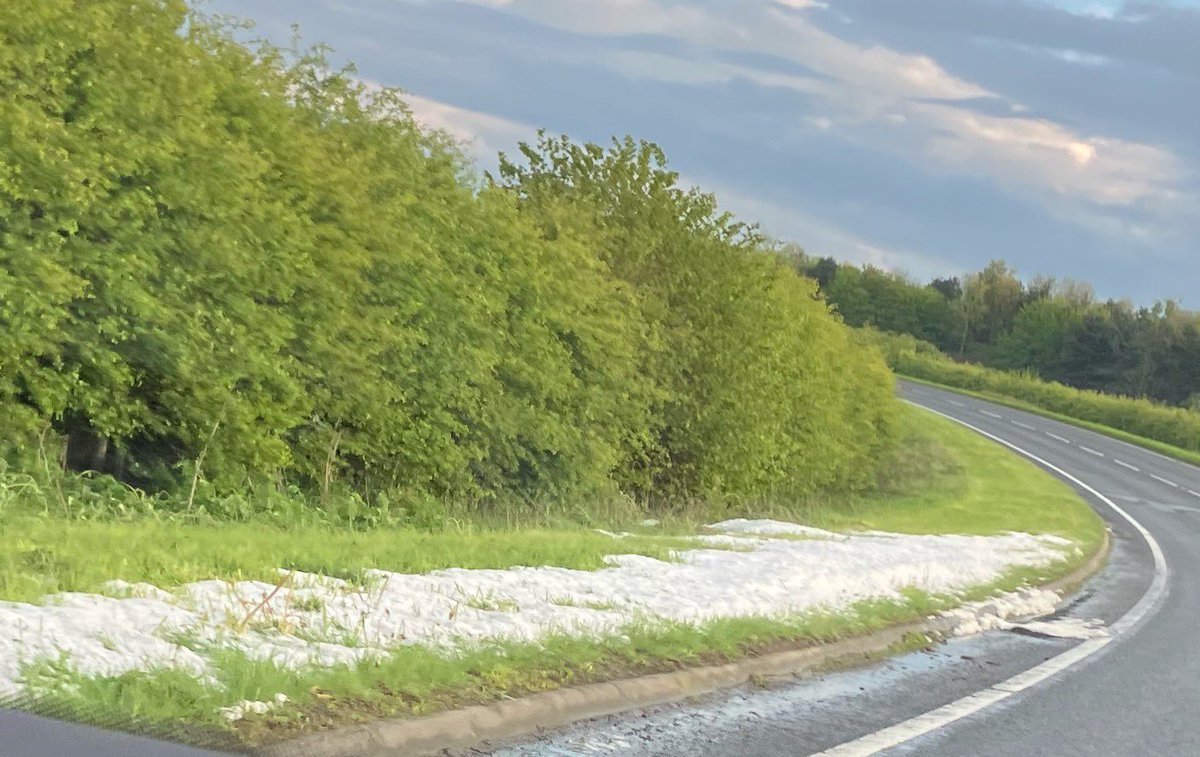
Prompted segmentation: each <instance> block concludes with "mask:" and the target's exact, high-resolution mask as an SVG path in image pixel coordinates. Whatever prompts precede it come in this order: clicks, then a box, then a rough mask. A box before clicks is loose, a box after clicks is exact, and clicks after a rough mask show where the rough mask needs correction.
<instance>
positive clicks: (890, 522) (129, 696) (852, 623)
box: [0, 408, 1104, 746]
mask: <svg viewBox="0 0 1200 757" xmlns="http://www.w3.org/2000/svg"><path fill="white" fill-rule="evenodd" d="M904 423H905V428H906V443H905V444H904V445H902V447H901V448H900V450H899V451H898V452H897V453H896V456H895V459H894V460H893V461H892V462H891V464H890V465H889V466H888V468H887V471H888V472H887V474H886V475H885V476H884V477H883V478H882V479H881V480H880V482H879V485H878V487H877V489H876V490H875V491H873V492H871V493H867V494H856V495H841V496H834V495H829V496H826V497H816V498H811V499H809V500H806V501H804V502H788V503H783V502H775V503H770V502H764V503H744V504H743V505H741V506H739V507H738V508H735V509H734V510H733V511H727V512H724V513H722V515H725V516H728V515H745V516H752V517H778V518H782V519H788V520H794V521H798V522H803V523H806V524H810V525H815V526H819V527H823V528H828V529H832V530H858V529H878V530H888V531H896V532H904V533H969V534H995V533H1003V532H1007V531H1026V532H1031V533H1047V534H1056V535H1059V536H1063V537H1065V538H1068V539H1070V540H1071V541H1072V542H1073V543H1074V544H1075V546H1076V547H1077V548H1078V549H1076V550H1074V551H1071V552H1070V553H1069V554H1065V555H1064V559H1063V560H1062V561H1061V562H1060V563H1058V564H1056V565H1054V566H1051V567H1049V568H1046V569H1040V570H1034V569H1020V570H1014V571H1010V572H1009V574H1007V575H1004V576H1001V577H999V578H998V579H997V580H996V581H994V582H992V583H990V584H988V585H986V586H977V587H972V588H971V589H969V590H967V591H965V592H960V593H958V594H957V595H955V596H931V595H928V594H926V593H923V592H920V591H909V592H906V593H904V595H903V597H902V598H901V599H898V600H887V601H882V600H881V601H872V602H864V603H859V604H857V605H855V606H853V607H850V608H848V609H844V610H842V611H840V612H837V613H831V612H824V611H821V612H811V613H806V614H803V615H799V616H794V617H783V618H781V617H772V618H764V617H741V618H723V619H717V620H712V621H708V622H704V623H698V624H687V623H664V622H661V621H654V620H642V621H637V622H634V623H632V624H630V625H629V626H627V627H625V628H622V629H621V630H620V631H619V632H617V633H614V634H610V635H608V636H605V637H603V638H587V637H576V636H552V637H547V638H543V639H541V640H539V641H538V642H536V643H528V642H520V643H518V642H503V643H488V644H478V643H476V644H466V645H463V646H460V647H458V648H456V649H453V650H448V649H442V650H437V649H432V648H427V647H423V646H413V645H409V646H400V647H397V648H395V649H392V650H390V651H389V653H388V654H387V655H386V656H383V657H381V658H379V659H374V660H371V661H369V662H363V663H360V664H356V665H349V666H340V667H333V668H320V669H304V670H293V669H288V668H284V667H280V666H278V665H275V664H273V663H270V662H264V661H259V660H253V659H251V658H249V657H247V656H246V655H245V654H243V653H239V652H237V651H233V650H229V649H221V650H215V649H214V650H210V651H208V659H209V660H210V667H211V674H212V680H209V681H207V682H206V681H201V680H197V679H195V678H194V677H192V676H189V675H187V674H186V673H181V672H179V671H174V670H156V671H147V672H138V673H129V674H125V675H121V676H114V677H92V678H86V677H82V676H80V675H79V674H78V673H76V672H75V671H73V670H72V669H71V667H70V666H69V664H67V663H66V662H65V661H63V660H43V661H38V662H37V663H36V664H33V665H30V666H28V667H27V668H26V670H25V671H24V676H25V681H26V685H27V691H28V694H29V698H28V700H27V701H25V702H24V703H23V704H24V706H27V707H29V708H31V709H35V710H40V711H44V712H52V713H54V714H56V715H58V716H67V717H72V718H74V719H80V720H88V721H92V722H99V723H103V724H106V725H112V724H114V723H121V724H123V725H125V726H126V727H130V724H133V726H132V727H135V728H137V729H139V730H149V731H152V732H159V733H168V734H170V735H172V736H174V737H176V738H183V739H186V740H189V741H194V742H198V743H204V744H208V745H213V746H238V745H240V746H245V745H253V744H262V743H267V742H271V741H276V740H279V739H283V738H287V737H291V736H295V735H299V734H300V733H303V732H308V731H312V730H314V729H325V728H332V727H336V726H339V725H344V724H350V723H355V722H362V721H366V720H372V719H377V718H381V717H393V716H403V715H417V714H424V713H429V712H433V711H437V710H442V709H445V708H451V707H459V706H464V705H467V704H472V703H480V702H491V701H495V700H497V699H500V698H503V697H512V696H519V695H521V694H528V693H532V692H537V691H544V690H548V689H552V688H558V687H562V686H570V685H575V684H581V683H587V682H594V681H600V680H611V679H614V678H620V677H625V676H628V675H633V674H642V673H651V672H662V671H666V670H672V669H677V668H680V667H685V666H695V665H703V664H714V663H720V662H725V661H729V660H734V659H737V658H739V657H744V656H746V655H754V654H761V653H764V652H769V651H774V650H777V649H780V648H783V647H797V646H804V645H811V644H819V643H824V642H829V641H834V640H838V639H843V638H847V637H850V636H854V635H860V634H865V633H869V632H871V631H874V630H878V629H880V628H884V627H886V626H889V625H893V624H896V623H901V622H905V621H910V620H915V619H917V618H920V617H924V616H927V615H929V614H931V613H934V612H937V611H939V610H944V609H947V608H949V607H950V606H953V605H955V604H958V603H961V602H963V601H969V600H972V599H978V598H983V597H985V596H988V595H990V594H992V593H994V592H996V591H1002V590H1011V589H1013V588H1016V587H1018V586H1020V585H1024V584H1031V583H1040V582H1044V581H1046V580H1050V579H1052V578H1055V577H1057V576H1059V575H1063V574H1065V573H1067V572H1069V571H1071V570H1073V569H1074V568H1075V567H1077V566H1078V565H1079V564H1081V563H1082V562H1083V561H1084V560H1085V559H1086V558H1087V557H1088V556H1090V555H1091V554H1092V553H1093V552H1094V551H1095V550H1096V549H1098V548H1099V546H1100V544H1101V543H1102V540H1103V533H1104V529H1103V523H1102V522H1101V521H1100V519H1099V517H1098V516H1097V515H1096V514H1095V513H1094V512H1093V511H1092V510H1091V509H1090V508H1089V507H1088V506H1087V504H1086V503H1085V502H1083V501H1082V500H1081V499H1079V498H1078V497H1077V496H1076V495H1075V494H1074V492H1072V490H1071V489H1070V488H1069V487H1067V486H1066V485H1065V484H1063V483H1061V482H1059V481H1058V480H1056V479H1055V478H1053V477H1052V476H1050V475H1049V474H1046V473H1045V472H1043V471H1041V470H1040V469H1038V468H1037V467H1036V466H1034V465H1032V464H1031V463H1029V462H1027V461H1025V460H1023V459H1022V458H1020V457H1018V456H1016V455H1014V454H1012V453H1009V452H1007V451H1004V450H1000V449H999V448H997V447H996V446H995V445H994V444H993V443H990V442H988V441H987V440H985V439H983V438H982V437H979V436H977V435H975V434H973V433H972V432H970V431H969V430H967V429H963V428H961V427H959V426H957V425H956V424H953V423H950V422H948V421H945V420H944V419H941V418H938V417H936V416H934V415H933V414H931V413H926V412H923V411H921V410H918V409H916V408H906V409H905V411H904ZM9 514H10V515H14V514H15V517H9V518H5V520H4V522H3V524H2V525H0V590H3V591H4V592H5V593H6V596H8V597H9V598H21V597H32V596H33V595H35V594H37V593H38V592H39V591H40V590H41V589H42V588H43V587H51V588H48V589H47V590H61V589H67V588H71V589H84V590H86V589H89V588H95V587H96V586H98V585H99V584H100V583H102V582H103V581H105V580H108V579H111V578H122V579H125V580H128V581H138V580H149V581H151V582H153V583H155V584H157V585H160V586H170V585H172V584H175V583H179V582H183V581H188V580H196V579H200V578H245V577H265V576H268V575H269V576H272V577H273V576H275V571H276V569H277V568H279V567H281V566H282V567H297V568H302V569H304V570H309V571H313V572H320V573H326V574H334V575H343V576H353V575H356V574H358V575H361V572H362V571H364V570H365V569H368V568H385V569H391V570H399V571H405V572H421V571H424V570H430V569H434V568H439V567H448V566H452V565H454V566H460V567H506V566H509V565H537V564H549V565H562V566H565V567H575V568H582V569H589V568H595V567H599V566H600V565H602V564H603V558H604V555H606V554H611V553H614V552H621V553H630V552H636V553H640V554H645V555H648V556H651V557H669V556H670V553H671V551H672V550H674V549H678V548H683V547H686V546H690V545H691V544H693V542H691V541H689V540H688V539H687V538H686V537H685V536H683V534H685V533H686V532H687V531H688V530H689V529H695V528H696V525H697V518H698V517H699V516H700V514H701V513H699V512H697V511H691V512H687V511H685V512H682V513H681V512H667V513H660V514H659V520H660V523H659V524H658V525H656V526H639V525H637V524H636V523H634V524H630V523H627V522H617V523H612V524H609V526H610V528H623V527H628V528H631V529H634V530H639V531H640V532H641V533H639V534H637V535H634V536H631V537H625V538H615V537H613V536H610V535H605V534H601V533H597V532H595V531H592V530H590V529H589V527H588V526H587V525H583V524H579V523H576V524H574V525H572V524H566V523H557V524H554V523H551V522H550V521H547V522H546V523H544V524H543V525H542V526H541V527H539V528H534V529H514V528H509V527H494V526H491V525H488V524H486V523H479V524H470V523H458V524H457V525H454V526H452V527H444V528H443V529H442V530H438V531H428V530H420V529H412V528H409V529H390V528H381V529H367V530H362V531H350V530H346V529H336V528H332V527H327V526H296V527H291V528H289V527H284V526H280V525H264V524H254V523H211V522H192V521H180V520H175V519H170V518H159V517H145V516H141V517H134V518H130V519H126V520H107V521H96V522H93V521H80V520H78V519H70V518H65V517H62V516H56V515H53V514H51V513H50V512H49V511H43V512H42V513H41V514H35V513H31V512H25V511H22V510H20V509H17V510H15V511H13V510H10V511H9ZM589 525H592V524H589ZM692 533H695V531H694V530H692ZM280 693H282V694H285V695H286V696H287V698H288V701H287V703H286V704H284V705H282V706H280V707H278V708H277V709H274V710H272V711H270V712H267V713H265V714H259V715H253V716H251V717H247V718H245V719H242V720H240V721H238V722H236V723H234V724H230V723H227V722H225V720H224V718H223V717H222V716H221V714H220V708H221V707H227V706H229V705H231V704H233V703H234V702H237V701H239V700H250V701H269V700H272V699H273V698H274V697H275V695H276V694H280Z"/></svg>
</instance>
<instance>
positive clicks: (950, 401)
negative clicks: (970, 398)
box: [946, 400, 966, 407]
mask: <svg viewBox="0 0 1200 757" xmlns="http://www.w3.org/2000/svg"><path fill="white" fill-rule="evenodd" d="M946 401H947V402H949V403H950V404H951V405H954V406H955V407H966V405H965V404H963V403H962V402H959V401H958V400H946Z"/></svg>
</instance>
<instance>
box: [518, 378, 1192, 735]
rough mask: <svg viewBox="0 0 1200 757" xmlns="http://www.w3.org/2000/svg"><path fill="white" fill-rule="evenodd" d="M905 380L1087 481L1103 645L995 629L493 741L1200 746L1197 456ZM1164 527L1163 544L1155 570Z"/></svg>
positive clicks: (1076, 613)
mask: <svg viewBox="0 0 1200 757" xmlns="http://www.w3.org/2000/svg"><path fill="white" fill-rule="evenodd" d="M901 392H902V394H903V396H905V397H906V398H907V399H909V400H910V401H912V402H914V403H916V404H919V405H922V406H924V407H927V408H930V409H933V410H936V411H938V412H941V413H943V414H945V415H948V416H951V417H953V418H956V419H959V420H961V421H963V422H966V423H968V424H970V425H971V426H974V427H975V428H977V429H978V430H981V431H983V432H986V433H988V434H991V435H993V436H995V437H997V438H999V439H1002V440H1005V441H1007V442H1009V443H1011V444H1013V445H1016V446H1018V447H1020V448H1021V449H1023V450H1025V451H1027V452H1028V453H1030V454H1032V455H1034V456H1036V457H1038V458H1040V459H1041V460H1043V461H1044V462H1045V463H1048V464H1050V465H1052V466H1054V467H1056V468H1058V469H1059V473H1064V474H1068V475H1070V476H1072V477H1073V478H1074V479H1076V480H1075V481H1070V483H1071V484H1072V485H1073V486H1074V487H1075V488H1076V489H1077V490H1078V491H1079V492H1080V494H1081V495H1083V496H1084V497H1086V498H1087V500H1088V501H1089V502H1090V503H1091V504H1092V505H1093V506H1094V507H1095V508H1096V509H1097V511H1099V512H1100V513H1101V515H1102V516H1103V517H1104V518H1105V520H1106V521H1108V523H1110V524H1111V527H1112V531H1113V551H1112V555H1111V557H1110V560H1109V563H1108V565H1107V566H1106V568H1105V569H1104V570H1103V571H1102V572H1101V573H1100V574H1099V575H1098V576H1096V577H1095V578H1094V579H1092V580H1091V581H1090V582H1089V583H1088V584H1087V586H1086V587H1085V589H1084V590H1083V591H1082V592H1081V593H1080V594H1079V595H1078V596H1077V597H1076V598H1075V599H1074V600H1073V602H1071V603H1070V604H1069V606H1068V607H1066V608H1064V610H1063V611H1061V613H1060V615H1061V616H1063V617H1075V618H1080V619H1101V620H1103V621H1104V622H1105V623H1106V624H1107V625H1109V626H1113V625H1114V624H1115V625H1116V626H1117V629H1118V630H1116V631H1114V635H1113V637H1112V639H1111V641H1110V642H1108V643H1107V644H1103V642H1100V644H1103V646H1099V648H1098V649H1096V650H1095V651H1092V647H1094V646H1097V644H1096V643H1089V642H1082V641H1079V640H1064V639H1048V638H1039V637H1032V636H1028V635H1024V634H1020V635H1019V634H1016V633H1012V632H995V633H989V634H984V635H981V636H977V637H972V638H967V639H960V640H954V641H951V642H949V643H947V644H944V645H941V646H939V647H936V648H935V649H933V650H931V651H923V652H917V653H913V654H908V655H904V656H902V657H898V658H894V659H891V660H887V661H884V662H881V663H878V664H876V665H873V666H871V667H868V668H865V669H860V670H853V671H848V672H842V673H836V674H829V675H824V676H820V677H816V678H811V679H806V680H802V681H797V682H792V683H788V684H786V685H781V686H778V687H771V688H767V689H746V690H742V691H737V692H732V693H726V694H722V695H718V696H713V697H710V698H707V699H705V700H703V701H700V702H695V703H689V704H686V705H673V706H664V707H659V708H655V709H653V710H649V711H642V712H636V713H633V714H630V715H624V716H619V717H614V718H607V719H603V720H599V721H594V722H591V723H587V724H582V725H579V726H575V727H573V728H571V729H568V730H565V731H562V732H557V733H552V734H546V735H543V736H542V737H541V738H539V739H535V740H532V741H528V742H525V743H521V744H514V745H508V746H504V747H501V748H498V749H497V750H496V751H495V754H498V755H504V756H505V757H517V756H520V757H542V756H549V755H555V756H556V757H562V756H564V755H713V756H714V757H716V756H719V757H729V755H805V754H819V753H822V752H825V751H827V750H829V753H830V754H833V755H866V754H884V755H922V756H924V755H945V756H946V757H960V756H961V755H979V756H984V755H1056V756H1061V755H1089V756H1091V755H1143V754H1152V755H1164V756H1165V755H1184V754H1188V755H1191V754H1200V725H1198V724H1197V715H1198V713H1200V655H1197V654H1196V653H1195V651H1194V640H1195V638H1196V635H1197V630H1198V629H1200V469H1197V468H1195V467H1193V466H1190V465H1187V464H1184V463H1180V462H1177V461H1174V460H1170V459H1168V458H1165V457H1161V456H1159V455H1157V454H1156V453H1153V452H1150V451H1148V450H1144V449H1141V448H1139V447H1134V446H1132V445H1128V444H1125V443H1123V442H1120V441H1116V440H1114V439H1111V438H1109V437H1106V436H1103V435H1100V434H1096V433H1093V432H1090V431H1086V430H1083V429H1080V428H1078V427H1075V426H1071V425H1068V424H1064V423H1059V422H1056V421H1053V420H1049V419H1046V418H1043V417H1041V416H1038V415H1033V414H1029V413H1024V412H1021V411H1017V410H1011V409H1009V408H1006V407H1001V406H998V405H994V404H991V403H987V402H983V401H980V400H976V399H973V398H969V397H965V396H962V395H958V394H955V393H951V392H946V391H942V390H938V389H933V388H930V387H926V386H922V385H917V384H909V383H903V384H902V385H901ZM1098 495H1099V496H1098ZM1106 499H1107V500H1108V502H1111V503H1112V505H1115V506H1117V507H1119V508H1120V509H1122V510H1124V511H1125V512H1127V513H1128V514H1129V516H1131V517H1132V518H1133V519H1134V520H1135V521H1136V522H1137V523H1138V524H1140V525H1141V526H1143V527H1144V528H1145V530H1146V531H1147V532H1148V536H1149V540H1148V539H1147V537H1146V536H1144V535H1143V534H1142V533H1141V532H1140V531H1139V530H1138V528H1137V527H1136V526H1135V525H1133V524H1131V523H1130V522H1129V521H1128V520H1126V519H1125V518H1124V517H1122V516H1121V515H1119V514H1118V513H1116V512H1115V511H1114V510H1113V508H1112V507H1110V506H1109V504H1106V502H1105V500H1106ZM1151 541H1152V542H1156V543H1157V544H1158V545H1160V546H1161V562H1162V563H1163V564H1162V565H1159V566H1158V567H1157V568H1156V560H1155V556H1154V554H1153V551H1152V549H1151V547H1150V542H1151ZM1156 576H1158V580H1157V581H1156ZM1131 611H1132V613H1133V615H1132V616H1131V615H1130V613H1131ZM1122 619H1124V622H1123V621H1122ZM1081 644H1089V646H1086V647H1081V646H1080V645H1081ZM1072 650H1074V651H1072ZM1089 652H1090V654H1089ZM1064 654H1067V658H1066V659H1067V661H1070V658H1071V656H1075V657H1082V658H1083V659H1081V660H1079V661H1075V662H1074V664H1072V665H1070V666H1069V667H1065V669H1063V670H1061V671H1059V672H1056V673H1054V674H1053V675H1050V676H1049V677H1048V678H1046V679H1045V680H1042V681H1040V682H1038V683H1036V684H1034V685H1032V686H1029V687H1028V688H1023V687H1022V685H1020V684H1021V680H1020V679H1017V683H1018V685H1012V684H1011V683H1009V684H1006V683H1005V682H1006V681H1010V679H1013V677H1014V676H1017V675H1019V674H1021V673H1022V672H1023V671H1026V670H1028V669H1031V668H1036V667H1037V666H1039V665H1043V664H1045V665H1046V666H1047V667H1049V668H1050V669H1051V670H1053V669H1055V668H1058V667H1062V666H1063V664H1064V658H1063V657H1062V655H1064ZM1085 655H1086V656H1085ZM1047 661H1050V662H1047ZM980 692H982V694H980ZM1001 697H1003V698H1001ZM991 700H997V701H995V702H994V703H992V704H991V705H990V706H986V707H983V708H982V709H977V707H976V705H978V704H980V703H981V702H984V703H986V702H987V701H991ZM973 709H977V711H974V712H973V713H971V714H966V715H965V716H962V715H963V714H964V713H970V712H971V711H972V710H973ZM929 713H933V715H932V716H928V714H929ZM947 713H948V714H947ZM922 716H926V717H922ZM959 716H961V717H959ZM914 719H916V720H915V721H914ZM906 722H907V726H905V728H903V729H897V728H896V726H897V724H900V723H906ZM898 730H900V731H901V732H899V733H898V732H897V731H898ZM909 737H911V738H909Z"/></svg>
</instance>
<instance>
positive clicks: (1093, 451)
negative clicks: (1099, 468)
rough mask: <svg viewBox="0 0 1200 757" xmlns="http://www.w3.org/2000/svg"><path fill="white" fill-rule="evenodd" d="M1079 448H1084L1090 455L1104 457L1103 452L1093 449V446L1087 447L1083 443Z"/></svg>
mask: <svg viewBox="0 0 1200 757" xmlns="http://www.w3.org/2000/svg"><path fill="white" fill-rule="evenodd" d="M1079 449H1081V450H1083V451H1084V452H1086V453H1088V454H1089V455H1095V456H1096V457H1104V453H1103V452H1097V451H1096V450H1094V449H1092V448H1091V447H1085V446H1083V445H1082V444H1080V445H1079Z"/></svg>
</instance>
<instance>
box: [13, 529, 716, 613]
mask: <svg viewBox="0 0 1200 757" xmlns="http://www.w3.org/2000/svg"><path fill="white" fill-rule="evenodd" d="M695 546H696V542H695V540H694V539H687V538H682V537H672V536H650V535H635V536H630V537H626V538H620V539H618V538H613V537H611V536H605V535H603V534H599V533H596V532H594V531H591V530H589V529H587V528H585V527H582V526H576V527H574V528H567V527H562V528H538V529H507V528H502V529H489V528H485V527H476V526H469V525H467V526H462V527H460V528H456V529H452V530H443V531H436V532H429V531H420V530H416V529H378V530H373V531H365V532H364V531H360V532H354V531H346V530H339V529H336V528H332V527H325V526H307V527H295V528H282V527H279V526H273V525H266V524H254V523H216V522H212V523H199V524H193V523H186V522H180V521H174V520H160V519H154V518H145V519H139V520H135V521H118V522H93V521H78V520H71V519H66V518H59V517H41V516H36V515H22V516H16V517H11V516H10V517H8V518H5V519H4V520H3V521H2V522H0V599H8V600H16V601H35V600H37V599H38V598H40V597H42V596H44V595H46V594H49V593H52V592H58V591H93V592H94V591H99V590H100V589H101V587H102V585H103V584H104V582H105V581H108V580H109V579H113V578H120V579H124V580H126V581H149V582H151V583H154V584H155V585H158V586H161V587H170V586H175V585H178V584H182V583H187V582H190V581H197V580H203V579H210V578H221V579H258V580H264V581H269V582H273V581H275V580H276V578H277V577H278V569H280V568H285V569H296V570H300V571H305V572H312V573H321V574H324V575H329V576H334V577H338V578H344V579H349V580H353V581H361V577H362V574H363V573H364V571H366V570H368V569H370V568H379V569H382V570H390V571H396V572H404V573H426V572H429V571H431V570H437V569H439V568H450V567H463V568H507V567H512V566H516V565H556V566H561V567H564V568H577V569H580V570H594V569H596V568H599V567H602V566H603V565H604V557H605V556H606V555H611V554H639V555H646V556H648V557H654V558H658V559H671V555H672V552H674V551H676V550H681V549H688V548H692V547H695Z"/></svg>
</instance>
